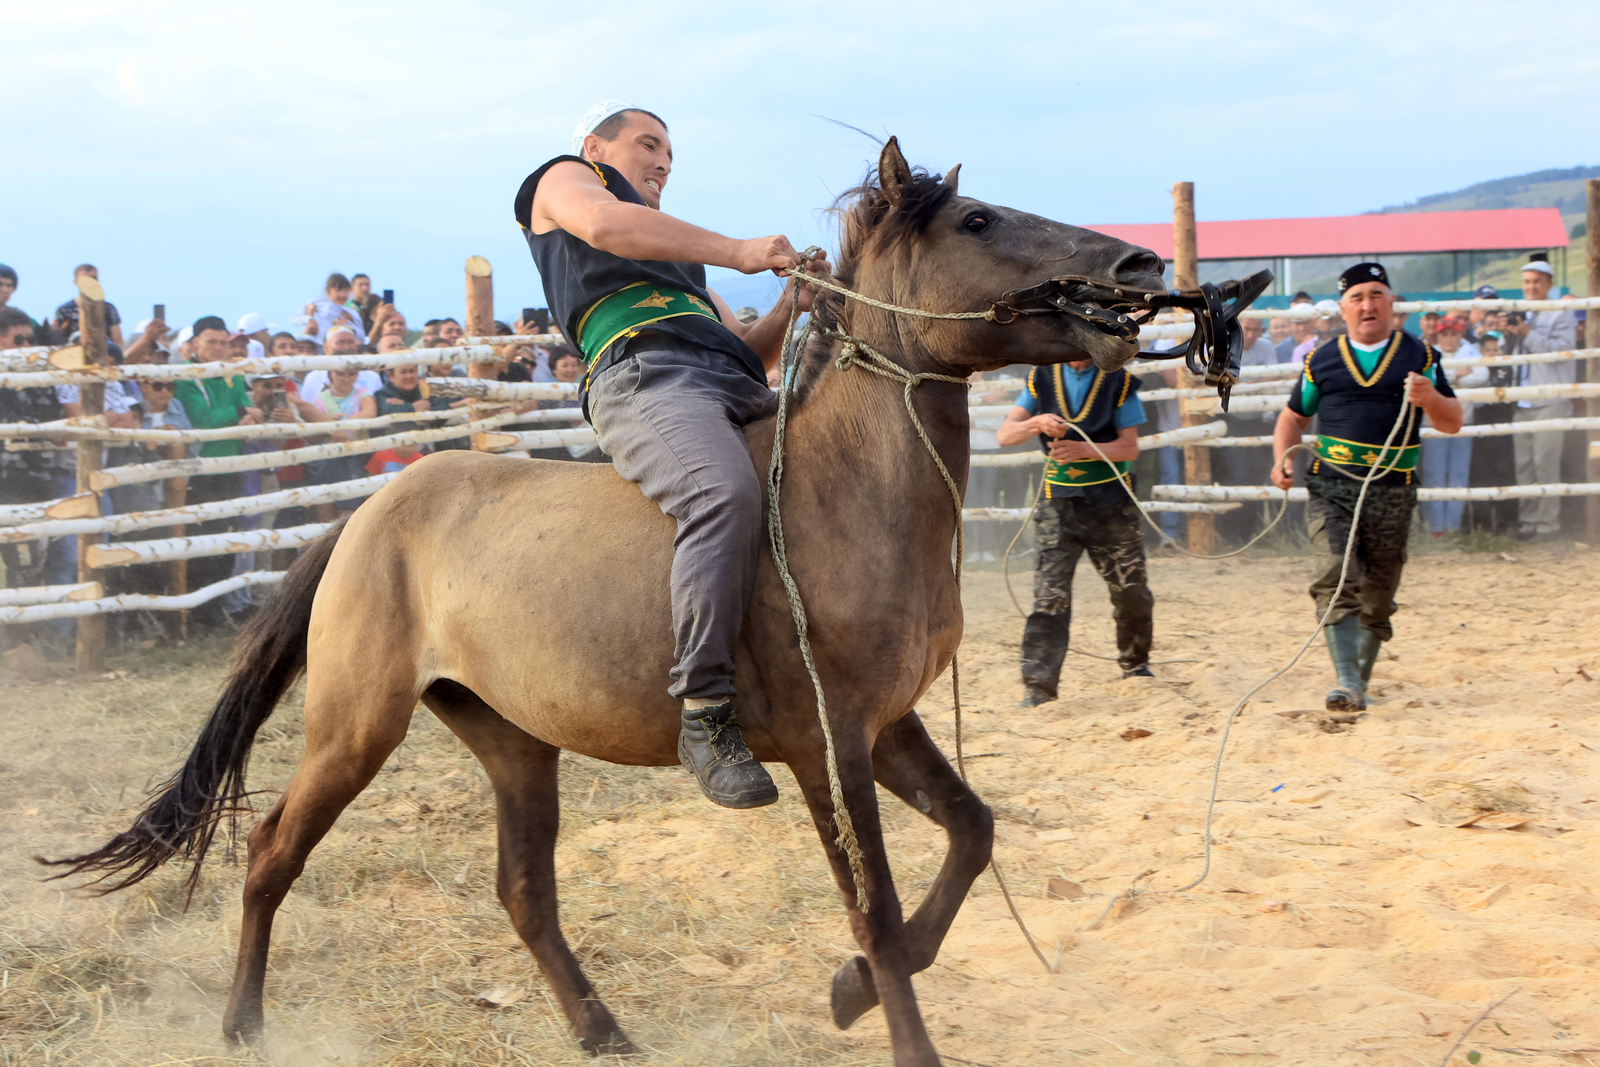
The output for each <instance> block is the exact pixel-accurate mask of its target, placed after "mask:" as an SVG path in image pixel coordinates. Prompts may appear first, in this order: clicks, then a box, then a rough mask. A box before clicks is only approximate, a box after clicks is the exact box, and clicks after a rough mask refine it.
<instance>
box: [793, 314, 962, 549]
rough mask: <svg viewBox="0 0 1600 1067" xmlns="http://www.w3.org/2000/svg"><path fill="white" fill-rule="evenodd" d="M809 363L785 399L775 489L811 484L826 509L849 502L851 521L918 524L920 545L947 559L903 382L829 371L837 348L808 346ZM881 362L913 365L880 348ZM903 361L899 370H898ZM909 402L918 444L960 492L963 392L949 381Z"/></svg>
mask: <svg viewBox="0 0 1600 1067" xmlns="http://www.w3.org/2000/svg"><path fill="white" fill-rule="evenodd" d="M810 347H811V348H812V352H811V354H810V356H809V358H810V359H818V358H819V357H821V356H822V355H824V354H825V355H826V364H825V365H824V366H822V367H820V368H819V369H818V370H817V371H816V372H814V373H815V374H816V378H815V380H814V381H813V382H812V383H811V384H810V386H809V388H807V389H805V390H804V391H803V392H802V393H801V396H800V397H799V399H794V398H791V401H790V410H789V426H788V435H787V436H788V440H787V442H786V445H785V470H786V472H788V473H786V475H785V484H786V485H787V484H789V479H794V480H795V482H796V483H805V482H809V483H813V489H814V491H815V492H817V493H818V494H819V499H821V500H823V501H831V502H833V503H829V504H825V506H828V507H829V510H832V507H833V506H834V504H835V503H837V504H843V503H844V502H845V501H853V502H855V504H857V505H859V506H857V507H855V508H853V509H852V510H853V512H854V516H853V518H852V522H863V521H864V522H866V523H868V524H874V525H877V524H885V525H889V526H892V527H894V528H895V529H896V530H898V531H905V530H907V529H908V527H907V525H906V519H907V517H908V516H911V515H916V516H918V517H919V520H920V523H921V529H920V530H918V531H917V532H918V533H926V534H927V535H928V536H929V537H930V541H929V543H930V544H932V545H935V546H942V547H940V548H939V549H938V550H939V551H941V552H948V545H949V539H950V538H951V537H952V536H953V535H954V530H955V523H956V521H957V519H956V514H955V507H956V505H955V503H954V502H953V501H952V499H951V496H950V489H949V487H948V486H947V485H946V484H945V481H944V479H943V478H942V477H941V476H940V474H939V471H938V468H937V467H936V466H935V464H934V462H933V459H932V457H931V456H930V455H929V454H928V449H927V445H925V444H924V443H923V441H922V439H921V437H920V436H919V435H918V433H917V429H916V426H915V425H914V424H913V423H912V420H911V416H910V414H909V413H908V412H907V411H906V405H905V385H904V383H903V382H901V381H898V380H895V379H892V378H885V377H882V376H880V375H878V374H875V373H873V372H872V371H871V370H868V369H867V368H866V366H864V365H860V363H859V360H860V359H861V357H857V361H858V365H855V366H850V367H848V368H845V369H841V368H840V367H839V366H838V365H837V361H838V358H839V354H840V348H841V346H840V343H839V342H838V341H830V340H825V339H814V340H813V342H812V345H811V346H810ZM880 351H882V352H883V353H884V355H885V356H887V357H888V358H890V359H891V360H893V361H894V362H895V363H897V364H899V365H900V366H902V367H906V369H908V370H910V371H912V372H913V373H915V372H917V371H919V370H924V369H926V370H934V368H932V367H928V368H923V367H920V366H918V365H917V364H916V363H915V362H913V361H911V360H909V359H907V356H906V354H905V353H902V352H899V351H896V350H895V349H894V348H892V347H890V346H889V345H887V344H886V345H885V346H884V347H883V348H880ZM908 364H909V365H908ZM911 394H912V404H913V405H914V407H915V409H916V413H917V417H918V419H919V420H920V422H921V424H922V428H923V430H924V431H925V432H926V434H927V437H928V440H929V441H930V442H931V443H932V444H933V446H934V448H936V449H937V450H938V453H939V458H940V459H941V460H942V461H943V462H944V465H945V468H946V469H947V470H948V471H949V472H950V476H951V478H953V479H954V480H955V483H956V486H957V487H958V488H959V489H961V490H962V491H963V492H964V491H965V488H966V482H967V462H968V458H969V437H968V432H969V426H970V421H969V418H968V412H967V390H966V389H965V387H963V386H961V385H957V384H953V383H950V382H938V381H927V382H923V383H922V384H920V385H918V386H916V387H915V388H913V389H912V391H911Z"/></svg>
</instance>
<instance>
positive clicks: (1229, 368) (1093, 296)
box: [984, 270, 1273, 411]
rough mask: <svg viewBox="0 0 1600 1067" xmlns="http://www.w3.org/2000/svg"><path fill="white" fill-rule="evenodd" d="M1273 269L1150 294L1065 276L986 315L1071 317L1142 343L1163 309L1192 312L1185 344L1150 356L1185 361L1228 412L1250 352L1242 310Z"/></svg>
mask: <svg viewBox="0 0 1600 1067" xmlns="http://www.w3.org/2000/svg"><path fill="white" fill-rule="evenodd" d="M1272 277H1273V275H1272V272H1271V271H1270V270H1262V271H1257V272H1256V273H1254V274H1252V275H1250V276H1249V277H1248V278H1245V279H1244V280H1243V281H1226V282H1223V283H1222V284H1221V285H1213V284H1212V283H1210V282H1206V283H1204V284H1202V285H1201V286H1200V287H1199V288H1198V289H1172V290H1169V291H1167V292H1148V291H1142V290H1136V289H1125V288H1119V287H1117V286H1111V285H1107V284H1105V283H1104V282H1101V281H1096V280H1095V279H1093V278H1087V277H1084V276H1083V275H1080V274H1063V275H1058V276H1057V277H1054V278H1051V279H1049V280H1048V281H1044V282H1041V283H1039V284H1038V285H1034V286H1030V287H1028V288H1026V289H1013V290H1012V291H1010V292H1009V293H1006V294H1004V295H1003V296H1001V297H1000V299H999V300H996V301H993V302H992V303H991V304H990V307H989V311H988V312H987V313H986V314H985V315H984V317H985V318H987V319H988V320H989V321H991V322H995V323H999V324H1001V325H1005V324H1007V323H1012V322H1015V321H1017V319H1018V318H1020V317H1022V316H1024V315H1071V316H1072V317H1074V318H1076V319H1079V320H1080V321H1082V322H1084V323H1086V324H1087V325H1089V326H1092V327H1093V328H1095V329H1097V330H1099V331H1100V332H1101V333H1104V334H1107V335H1108V336H1111V337H1116V338H1118V339H1119V340H1122V341H1128V342H1137V341H1138V339H1139V327H1140V325H1141V323H1143V322H1145V321H1147V320H1148V318H1149V316H1150V314H1151V313H1152V312H1155V311H1158V310H1160V309H1162V308H1177V309H1182V310H1185V311H1189V312H1191V313H1192V314H1193V316H1194V334H1193V336H1191V337H1190V338H1189V340H1187V341H1185V342H1184V343H1183V344H1181V345H1178V346H1177V347H1175V348H1171V349H1168V350H1166V351H1163V352H1144V353H1142V355H1143V356H1144V358H1146V359H1180V358H1181V359H1183V360H1184V361H1185V363H1186V364H1187V365H1188V368H1189V372H1190V373H1191V374H1193V375H1195V376H1196V377H1199V378H1202V379H1204V381H1205V383H1206V384H1207V385H1214V386H1216V388H1217V395H1218V396H1219V397H1221V398H1222V410H1224V411H1226V410H1228V395H1229V393H1230V392H1231V391H1232V389H1233V387H1234V386H1235V385H1237V384H1238V383H1239V357H1240V355H1241V354H1242V353H1243V351H1244V330H1243V328H1242V327H1241V326H1240V325H1239V313H1240V312H1241V311H1243V310H1245V309H1246V308H1247V307H1249V306H1250V303H1251V301H1253V300H1255V298H1256V297H1258V296H1260V295H1261V294H1262V293H1263V292H1265V291H1266V288H1267V286H1269V285H1271V284H1272Z"/></svg>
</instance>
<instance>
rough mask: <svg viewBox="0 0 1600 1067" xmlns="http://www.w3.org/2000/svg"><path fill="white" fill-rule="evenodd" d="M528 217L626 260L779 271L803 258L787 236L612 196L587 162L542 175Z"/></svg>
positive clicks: (543, 228)
mask: <svg viewBox="0 0 1600 1067" xmlns="http://www.w3.org/2000/svg"><path fill="white" fill-rule="evenodd" d="M530 214H531V218H530V219H529V220H528V221H529V222H530V223H531V224H532V226H533V231H534V232H535V233H549V232H550V231H551V230H556V229H560V230H566V231H567V232H568V233H570V234H572V236H574V237H576V238H578V240H580V241H582V242H584V243H585V244H587V245H589V246H591V247H593V248H598V249H600V250H601V251H602V252H610V253H611V254H612V255H614V256H621V257H622V258H624V259H643V260H660V261H663V262H669V263H704V264H706V265H707V266H712V267H728V268H730V269H732V270H736V271H739V272H740V273H742V274H759V273H761V272H762V271H764V270H773V271H779V270H783V269H785V268H787V267H793V266H795V265H797V264H798V263H799V262H800V255H799V253H797V252H796V251H795V250H794V248H793V247H792V246H791V245H790V244H789V240H788V238H786V237H781V236H774V237H757V238H754V239H753V240H748V241H741V240H737V239H735V238H732V237H724V236H722V234H720V233H713V232H712V231H710V230H704V229H701V228H700V227H699V226H695V225H692V224H690V223H687V222H684V221H683V220H682V219H675V218H673V217H672V216H671V215H668V214H666V213H665V212H661V211H656V210H655V209H654V208H648V207H645V206H644V205H642V204H625V203H623V202H622V201H621V200H618V199H617V198H616V197H615V196H614V195H612V194H611V193H610V192H609V191H608V190H607V189H606V187H605V183H604V182H602V181H601V180H600V176H599V175H598V174H596V173H595V172H594V171H593V170H592V169H590V168H589V167H586V166H584V165H583V164H582V163H578V162H575V161H567V162H562V163H557V164H556V165H555V166H553V167H551V168H550V169H549V170H548V171H546V172H545V175H544V177H543V178H541V179H540V180H539V188H538V190H537V191H536V192H535V193H534V196H533V207H532V210H531V212H530Z"/></svg>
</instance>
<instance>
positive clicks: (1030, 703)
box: [1017, 685, 1056, 708]
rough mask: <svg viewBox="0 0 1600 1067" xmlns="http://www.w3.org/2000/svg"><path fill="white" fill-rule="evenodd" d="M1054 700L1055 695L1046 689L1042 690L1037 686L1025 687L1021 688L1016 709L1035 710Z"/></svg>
mask: <svg viewBox="0 0 1600 1067" xmlns="http://www.w3.org/2000/svg"><path fill="white" fill-rule="evenodd" d="M1055 698H1056V695H1055V694H1054V693H1052V692H1050V691H1049V690H1048V689H1043V688H1041V687H1039V686H1037V685H1025V686H1023V691H1022V699H1021V700H1019V701H1017V707H1019V708H1036V707H1038V706H1039V705H1040V704H1048V703H1050V702H1051V701H1052V700H1054V699H1055Z"/></svg>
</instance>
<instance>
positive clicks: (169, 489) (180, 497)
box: [161, 444, 189, 638]
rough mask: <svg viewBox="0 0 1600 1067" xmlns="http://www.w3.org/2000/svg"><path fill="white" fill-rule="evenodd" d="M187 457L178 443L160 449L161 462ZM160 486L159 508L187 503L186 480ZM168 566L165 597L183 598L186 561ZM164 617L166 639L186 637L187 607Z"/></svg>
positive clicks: (174, 532)
mask: <svg viewBox="0 0 1600 1067" xmlns="http://www.w3.org/2000/svg"><path fill="white" fill-rule="evenodd" d="M188 454H189V446H188V445H182V444H177V445H162V446H161V458H162V459H183V458H184V457H185V456H187V455H188ZM163 486H164V489H163V492H162V494H161V506H162V507H164V508H181V507H183V505H184V504H186V503H188V500H189V479H188V478H185V477H181V476H180V477H177V478H168V479H167V480H166V481H165V482H164V483H163ZM183 529H184V528H183V527H182V526H169V527H168V528H167V536H168V537H182V536H183ZM167 567H168V571H167V595H168V596H183V595H184V594H185V593H187V592H188V591H189V561H188V560H186V559H175V560H173V561H172V562H171V563H168V564H167ZM165 614H168V615H170V616H171V617H172V618H171V621H170V622H169V623H168V625H167V634H168V635H169V636H171V637H174V638H184V637H188V636H189V609H188V608H184V609H182V610H180V611H172V612H166V613H165Z"/></svg>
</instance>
